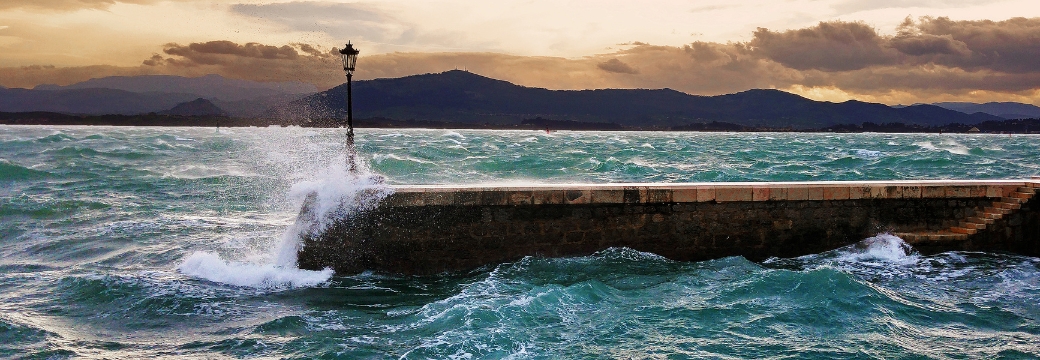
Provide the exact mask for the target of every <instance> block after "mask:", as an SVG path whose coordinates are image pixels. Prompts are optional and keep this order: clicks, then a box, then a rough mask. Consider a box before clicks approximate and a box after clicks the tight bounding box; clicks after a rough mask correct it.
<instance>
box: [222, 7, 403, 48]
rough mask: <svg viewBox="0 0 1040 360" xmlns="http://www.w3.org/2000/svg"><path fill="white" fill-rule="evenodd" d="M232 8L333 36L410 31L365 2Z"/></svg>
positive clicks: (381, 36) (383, 36)
mask: <svg viewBox="0 0 1040 360" xmlns="http://www.w3.org/2000/svg"><path fill="white" fill-rule="evenodd" d="M231 11H232V12H234V13H237V14H240V15H243V16H248V17H254V18H257V19H263V20H266V21H272V22H275V23H278V24H281V25H283V26H285V27H287V28H288V29H291V30H296V31H314V32H323V33H327V34H329V35H332V36H333V37H357V38H364V39H367V40H370V41H380V42H383V41H390V40H393V39H395V38H398V37H400V36H402V34H405V33H407V32H409V31H410V30H412V28H413V26H411V25H409V24H406V23H404V22H402V21H400V20H397V19H395V18H394V17H393V16H391V15H389V14H386V13H383V12H382V11H380V10H379V9H377V8H374V7H371V6H368V5H364V4H341V3H327V2H318V1H303V2H288V3H276V4H235V5H232V6H231Z"/></svg>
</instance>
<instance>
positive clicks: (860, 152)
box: [855, 149, 881, 158]
mask: <svg viewBox="0 0 1040 360" xmlns="http://www.w3.org/2000/svg"><path fill="white" fill-rule="evenodd" d="M855 150H856V156H859V157H866V158H876V157H880V156H881V152H880V151H877V150H867V149H855Z"/></svg>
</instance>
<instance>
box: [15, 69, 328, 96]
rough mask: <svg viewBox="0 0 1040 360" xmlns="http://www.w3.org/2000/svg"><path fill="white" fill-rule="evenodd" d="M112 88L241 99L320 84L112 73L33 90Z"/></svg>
mask: <svg viewBox="0 0 1040 360" xmlns="http://www.w3.org/2000/svg"><path fill="white" fill-rule="evenodd" d="M72 89H113V90H124V91H129V92H135V93H149V92H162V93H181V94H194V95H196V96H197V97H201V98H207V99H219V100H223V101H238V100H247V99H254V98H259V97H267V96H274V95H303V94H313V93H315V92H317V91H318V88H317V87H315V86H314V85H311V84H306V83H302V82H257V81H248V80H236V79H228V78H225V77H223V76H220V75H212V74H211V75H206V76H200V77H193V78H189V77H182V76H172V75H141V76H109V77H103V78H97V79H90V80H87V81H84V82H79V83H75V84H72V85H67V86H57V85H39V86H36V87H35V88H33V90H72Z"/></svg>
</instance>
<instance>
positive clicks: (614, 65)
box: [596, 58, 639, 74]
mask: <svg viewBox="0 0 1040 360" xmlns="http://www.w3.org/2000/svg"><path fill="white" fill-rule="evenodd" d="M596 67H598V68H600V69H601V70H603V71H607V72H612V73H618V74H638V73H639V70H636V69H634V68H632V67H631V66H629V65H628V64H625V63H623V62H621V60H618V59H617V58H613V59H610V60H607V61H604V62H601V63H599V64H596Z"/></svg>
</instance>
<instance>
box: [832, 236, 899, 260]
mask: <svg viewBox="0 0 1040 360" xmlns="http://www.w3.org/2000/svg"><path fill="white" fill-rule="evenodd" d="M917 259H918V256H917V255H916V253H914V251H913V248H911V247H910V245H909V244H907V243H906V242H904V241H903V239H900V238H899V237H898V236H895V235H892V234H887V233H885V234H878V235H877V236H874V237H870V238H866V239H864V240H863V241H860V242H859V243H857V244H855V245H852V246H849V247H846V248H843V249H842V253H841V255H840V256H839V257H838V260H841V261H853V262H877V261H880V262H886V263H897V264H900V263H913V262H916V261H917Z"/></svg>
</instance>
